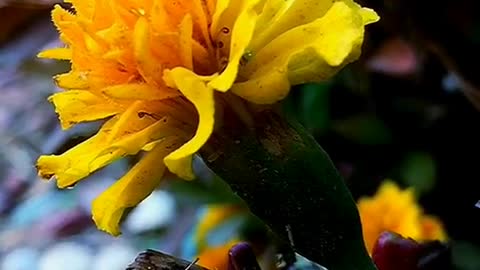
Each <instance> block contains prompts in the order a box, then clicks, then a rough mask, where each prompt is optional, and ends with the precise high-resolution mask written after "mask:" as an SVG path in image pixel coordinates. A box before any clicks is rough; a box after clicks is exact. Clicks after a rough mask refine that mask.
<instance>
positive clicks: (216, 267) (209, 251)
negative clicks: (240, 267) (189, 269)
mask: <svg viewBox="0 0 480 270" xmlns="http://www.w3.org/2000/svg"><path fill="white" fill-rule="evenodd" d="M237 242H239V241H238V240H236V239H234V240H231V241H229V242H228V243H226V244H225V245H220V246H215V247H208V248H206V249H205V250H203V251H202V252H201V253H200V254H198V256H197V257H198V265H201V266H203V267H205V268H207V269H213V270H227V269H228V252H229V251H230V249H231V248H232V247H233V246H234V245H235V244H236V243H237Z"/></svg>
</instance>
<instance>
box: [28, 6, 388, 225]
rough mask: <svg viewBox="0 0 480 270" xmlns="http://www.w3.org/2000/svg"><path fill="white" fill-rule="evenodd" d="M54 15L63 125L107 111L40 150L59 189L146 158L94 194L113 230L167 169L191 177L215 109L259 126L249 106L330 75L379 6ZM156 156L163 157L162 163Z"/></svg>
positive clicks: (42, 164)
mask: <svg viewBox="0 0 480 270" xmlns="http://www.w3.org/2000/svg"><path fill="white" fill-rule="evenodd" d="M68 2H70V3H71V4H72V5H73V8H74V10H73V11H67V10H65V9H63V8H62V7H60V6H58V5H57V6H56V7H55V8H54V10H53V12H52V17H53V21H54V23H55V25H56V26H57V28H58V30H59V32H60V38H61V40H62V41H63V42H64V43H65V45H66V47H63V48H56V49H51V50H47V51H44V52H41V53H40V54H39V56H40V57H44V58H53V59H60V60H68V61H70V62H71V71H70V72H68V73H65V74H60V75H57V76H56V77H55V82H56V84H57V85H58V86H59V87H60V88H62V89H64V90H65V91H63V92H60V93H56V94H54V95H52V96H51V97H50V101H51V102H52V103H53V104H54V105H55V108H56V112H57V113H58V115H59V118H60V122H61V124H62V127H63V128H64V129H68V128H70V127H71V126H72V125H74V124H76V123H80V122H85V121H95V120H101V119H107V120H106V121H105V123H104V124H103V126H102V128H101V129H100V130H99V131H98V133H97V134H96V135H95V136H93V137H91V138H90V139H88V140H87V141H85V142H83V143H81V144H79V145H77V146H75V147H74V148H72V149H70V150H68V151H67V152H65V153H63V154H61V155H47V156H41V157H40V158H39V159H38V163H37V168H38V171H39V174H40V176H42V177H43V178H52V177H53V178H55V179H56V180H57V185H58V186H59V187H60V188H64V187H68V186H72V185H74V184H75V183H76V182H77V181H79V180H81V179H83V178H85V177H86V176H88V175H89V174H91V173H93V172H94V171H96V170H98V169H101V168H102V167H104V166H106V165H108V164H109V163H111V162H113V161H115V160H117V159H120V158H122V157H124V156H127V155H134V154H137V153H140V152H144V153H145V155H144V156H143V158H142V159H141V160H140V161H139V162H138V163H137V164H136V165H135V166H134V167H133V168H132V169H131V170H130V171H129V172H128V173H127V174H126V175H124V176H123V177H122V178H121V179H119V180H118V181H117V182H116V183H115V184H114V185H113V186H111V187H110V188H109V189H107V190H106V191H105V192H104V193H103V194H101V195H100V196H99V197H98V198H97V199H96V200H95V201H94V202H93V211H92V212H93V219H94V220H95V223H96V224H97V226H98V227H99V228H100V229H101V230H104V231H106V232H108V233H110V234H113V235H118V234H119V233H120V229H119V222H120V219H121V216H122V214H123V212H124V210H125V209H126V208H128V207H133V206H135V205H136V204H138V203H139V202H140V201H142V200H143V199H144V198H145V197H146V196H148V195H149V194H150V193H151V192H152V190H153V189H154V188H155V187H156V186H157V185H158V184H159V181H160V179H161V178H162V175H163V173H164V171H165V169H166V168H168V170H170V171H171V172H173V173H175V174H177V175H178V176H180V177H182V178H184V179H193V178H194V174H193V172H192V167H191V161H192V155H194V154H195V153H196V152H197V151H198V150H199V149H200V148H201V147H202V146H203V145H204V144H205V143H206V141H207V140H208V139H209V137H210V135H211V134H212V132H213V131H214V129H215V128H216V127H218V126H220V122H221V119H222V112H224V111H226V110H231V111H234V112H235V113H236V114H237V115H238V116H239V117H240V118H241V119H243V120H244V122H246V123H248V122H254V120H253V119H252V118H251V117H250V116H249V114H248V113H247V112H246V110H245V106H246V105H245V104H246V103H250V104H273V103H276V102H278V101H279V100H281V99H282V98H284V97H285V96H286V95H287V94H288V91H289V89H290V87H291V86H292V85H296V84H301V83H306V82H312V81H318V80H324V79H327V78H329V77H331V76H333V75H334V74H335V73H336V72H337V71H338V70H340V69H341V68H342V67H343V66H345V65H346V64H348V63H350V62H352V61H354V60H355V59H356V58H357V57H358V56H359V54H360V47H361V45H362V42H363V35H364V26H365V25H367V24H369V23H372V22H375V21H377V20H378V17H377V15H376V14H375V12H374V11H372V10H370V9H367V8H362V7H360V6H359V5H357V4H356V3H354V2H353V1H352V0H339V1H332V0H320V1H319V0H287V1H285V0H281V1H280V0H236V1H233V0H232V1H230V0H217V1H215V0H168V1H166V0H165V1H164V0H143V1H129V0H109V1H107V0H97V1H93V0H69V1H68ZM160 160H163V161H164V162H159V161H160Z"/></svg>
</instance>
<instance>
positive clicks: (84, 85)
mask: <svg viewBox="0 0 480 270" xmlns="http://www.w3.org/2000/svg"><path fill="white" fill-rule="evenodd" d="M53 80H54V81H55V84H56V85H57V86H58V87H60V88H63V89H75V90H84V89H89V88H90V84H89V81H88V73H87V72H76V71H70V72H68V73H63V74H59V75H55V76H54V77H53Z"/></svg>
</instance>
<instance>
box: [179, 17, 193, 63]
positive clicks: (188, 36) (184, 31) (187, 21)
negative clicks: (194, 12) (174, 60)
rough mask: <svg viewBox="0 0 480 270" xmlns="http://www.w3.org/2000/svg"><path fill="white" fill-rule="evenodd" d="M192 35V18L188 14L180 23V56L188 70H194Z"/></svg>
mask: <svg viewBox="0 0 480 270" xmlns="http://www.w3.org/2000/svg"><path fill="white" fill-rule="evenodd" d="M192 34H193V22H192V17H191V16H190V15H188V14H187V15H186V16H185V17H184V18H183V20H182V22H181V23H180V56H181V57H182V62H183V66H184V67H186V68H188V69H193V56H192V46H193V45H192Z"/></svg>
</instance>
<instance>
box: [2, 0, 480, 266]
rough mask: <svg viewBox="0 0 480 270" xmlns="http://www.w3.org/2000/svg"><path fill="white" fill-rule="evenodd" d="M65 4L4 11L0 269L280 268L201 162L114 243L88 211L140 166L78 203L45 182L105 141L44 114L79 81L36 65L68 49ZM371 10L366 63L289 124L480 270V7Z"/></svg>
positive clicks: (449, 4) (445, 0) (392, 3)
mask: <svg viewBox="0 0 480 270" xmlns="http://www.w3.org/2000/svg"><path fill="white" fill-rule="evenodd" d="M55 2H57V1H51V0H42V1H39V0H37V1H33V0H23V1H21V0H11V1H8V0H7V1H5V0H0V22H1V23H0V269H1V270H4V269H5V270H7V269H8V270H17V269H18V270H23V269H25V270H26V269H28V270H34V269H40V270H46V269H49V270H55V269H64V265H66V264H67V263H68V265H69V269H73V270H77V269H78V270H83V269H93V270H97V269H98V270H100V269H124V268H125V266H126V265H127V264H128V263H129V262H131V261H132V260H133V259H134V257H135V256H136V254H137V253H138V252H139V251H142V250H144V249H146V248H153V249H157V250H162V251H163V252H166V253H169V254H174V255H176V256H179V257H182V258H185V259H188V260H192V259H194V258H195V256H197V255H198V254H200V253H202V252H205V250H208V247H215V246H221V245H223V244H226V243H230V242H232V241H238V240H248V241H250V242H251V243H252V244H253V246H254V249H255V250H256V251H258V252H257V253H258V254H262V258H264V259H262V260H261V263H262V265H263V266H264V267H265V269H271V268H272V267H273V265H274V264H275V263H276V264H278V263H279V262H278V261H277V259H275V256H274V253H275V252H274V249H272V243H273V242H274V240H272V237H271V236H270V235H269V234H268V232H267V231H266V230H265V228H264V227H263V226H262V224H261V223H260V222H259V221H258V220H256V219H255V218H254V217H252V216H250V215H249V214H248V211H246V210H245V208H244V206H243V205H242V203H241V202H240V201H239V199H238V198H237V197H236V196H235V195H233V194H232V193H231V192H230V190H229V189H228V187H226V186H225V184H223V182H222V181H221V180H220V179H218V178H217V177H215V176H214V175H213V174H212V173H211V172H210V171H209V170H208V169H207V168H205V166H204V165H203V163H202V162H201V160H196V161H195V168H196V171H197V174H198V180H196V181H193V182H184V181H182V180H178V179H175V178H174V177H173V176H170V177H169V179H167V180H166V181H164V182H163V184H162V185H161V187H159V189H158V190H157V191H155V192H154V193H153V194H152V195H151V196H150V197H149V198H148V199H147V200H145V201H144V202H142V203H141V204H140V205H139V206H138V207H137V208H135V209H133V210H132V211H131V212H130V213H129V215H128V216H127V217H126V218H125V221H124V224H123V235H122V236H121V237H118V238H114V237H111V236H109V235H106V234H104V233H102V232H100V231H98V230H97V229H96V228H95V226H94V224H93V222H92V221H91V218H90V203H91V201H92V200H93V198H94V197H95V196H97V195H98V194H99V193H100V192H101V191H102V190H104V189H105V188H106V187H107V186H108V185H110V184H111V183H112V182H114V181H115V179H118V178H119V177H120V176H121V175H122V174H123V173H124V172H125V171H126V170H127V169H128V168H129V166H130V164H131V162H132V161H133V160H134V158H132V160H128V159H124V160H121V161H119V162H116V163H114V164H113V165H111V166H108V167H106V169H103V170H101V171H99V172H98V173H95V174H94V175H92V176H91V177H89V178H88V179H87V180H84V181H82V184H81V185H78V186H76V187H75V188H72V189H68V190H58V189H57V188H56V186H55V183H54V182H48V181H43V180H40V179H39V178H38V177H37V176H36V170H35V168H34V164H35V161H36V159H37V157H38V156H39V155H40V154H42V153H62V152H64V151H65V150H67V149H69V148H70V147H71V146H73V145H75V144H77V143H78V142H79V141H82V140H84V139H85V138H88V137H89V136H90V135H91V134H93V133H94V132H95V131H96V130H97V128H98V124H96V123H92V124H85V125H84V124H82V125H78V126H76V127H74V128H72V129H70V130H68V131H63V130H61V128H60V125H59V122H58V120H57V118H56V115H55V112H54V108H53V106H52V105H51V104H50V103H49V102H48V101H47V97H48V96H49V95H51V94H52V93H54V92H55V91H58V89H57V88H56V86H55V85H54V84H53V81H52V79H51V77H52V75H54V74H58V73H62V72H65V71H67V70H68V69H69V66H68V63H62V62H59V61H57V62H54V61H46V60H41V59H37V58H36V57H35V55H36V54H37V53H38V52H39V51H40V50H42V49H43V48H51V47H56V46H58V45H59V41H58V39H57V33H56V31H55V29H54V27H53V25H52V23H51V21H50V14H49V11H50V9H51V7H52V5H53V4H54V3H55ZM361 2H362V4H363V5H365V6H368V7H371V8H373V9H375V10H376V11H377V12H378V13H379V15H380V16H381V18H382V19H381V21H380V22H379V23H376V24H373V25H371V26H368V28H367V29H368V30H367V36H366V40H365V46H364V50H363V55H362V58H361V59H360V60H359V61H357V62H355V63H353V64H351V65H349V66H348V67H347V68H345V69H344V70H343V71H342V72H341V73H339V74H338V75H337V76H336V77H335V78H333V79H332V80H330V81H328V82H323V83H321V84H309V85H303V86H299V87H296V89H294V90H293V91H292V92H291V95H290V97H289V98H288V99H287V100H286V101H285V104H284V105H285V111H286V112H287V113H288V114H290V115H293V116H294V117H296V118H297V119H299V120H300V121H301V122H302V123H303V124H304V125H305V126H306V127H307V128H308V129H309V130H310V131H311V132H312V134H314V135H315V137H316V138H317V139H318V142H319V143H320V144H321V145H322V146H323V147H324V148H325V150H326V151H327V152H328V153H329V155H330V156H331V158H332V159H333V161H334V163H335V164H336V166H337V168H338V169H339V171H340V172H341V174H342V175H343V177H344V179H345V181H346V182H347V185H348V186H349V187H350V189H351V191H352V193H353V195H354V197H355V199H359V198H361V197H364V196H373V195H374V194H375V192H376V190H377V188H378V187H379V186H380V185H381V183H382V182H383V181H384V180H385V179H391V180H393V181H395V182H396V183H397V184H398V185H399V186H400V187H402V188H406V187H412V189H413V190H414V191H415V195H416V198H417V199H418V203H419V204H420V205H421V206H422V207H423V209H424V212H425V213H427V214H429V215H435V216H436V217H438V218H439V219H440V220H441V221H442V223H443V224H444V227H445V230H446V233H447V235H448V239H449V243H450V244H451V247H452V254H453V260H454V264H455V269H458V270H478V269H480V233H479V228H480V209H479V208H477V207H476V206H475V204H476V203H477V201H478V200H480V191H479V189H478V188H477V186H478V183H477V182H478V180H479V175H480V172H479V170H478V166H479V165H478V155H479V153H480V143H479V141H478V140H479V138H480V131H479V130H480V129H478V126H480V114H479V111H478V109H479V108H480V74H478V63H480V50H479V48H480V17H478V16H476V15H477V14H478V13H479V12H480V7H479V3H477V2H478V1H475V0H471V1H468V0H463V1H453V0H441V1H435V4H432V3H429V4H426V3H418V2H419V1H413V0H403V1H402V0H383V1H380V0H368V1H367V0H365V1H361ZM423 2H429V1H423ZM379 215H382V213H379ZM302 269H308V268H302ZM312 269H313V268H312Z"/></svg>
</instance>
